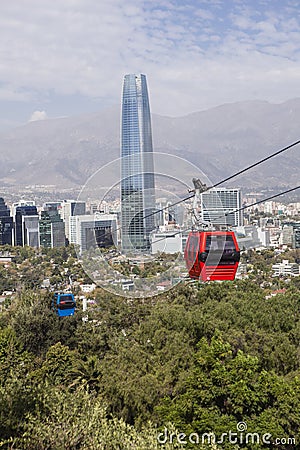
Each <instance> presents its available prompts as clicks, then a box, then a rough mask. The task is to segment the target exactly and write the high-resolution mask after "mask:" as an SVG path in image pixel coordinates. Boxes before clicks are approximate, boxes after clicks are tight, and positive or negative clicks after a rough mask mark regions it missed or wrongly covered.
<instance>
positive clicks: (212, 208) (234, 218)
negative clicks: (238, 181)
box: [201, 188, 243, 227]
mask: <svg viewBox="0 0 300 450" xmlns="http://www.w3.org/2000/svg"><path fill="white" fill-rule="evenodd" d="M241 207H242V197H241V191H240V189H226V188H218V189H210V190H208V191H207V192H203V193H202V194H201V219H202V220H203V221H205V222H209V223H211V224H213V225H228V226H234V227H237V226H242V225H243V213H242V211H237V210H239V209H240V208H241Z"/></svg>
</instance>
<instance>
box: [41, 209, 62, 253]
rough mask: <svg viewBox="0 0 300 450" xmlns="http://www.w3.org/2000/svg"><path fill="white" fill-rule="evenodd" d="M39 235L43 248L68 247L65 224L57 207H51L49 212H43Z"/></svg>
mask: <svg viewBox="0 0 300 450" xmlns="http://www.w3.org/2000/svg"><path fill="white" fill-rule="evenodd" d="M46 208H47V207H46ZM39 235H40V246H41V247H47V248H54V247H64V246H65V245H66V236H65V224H64V222H63V220H62V218H61V217H60V216H59V214H58V211H57V209H55V207H52V206H51V207H50V208H49V207H48V210H46V211H41V216H40V221H39Z"/></svg>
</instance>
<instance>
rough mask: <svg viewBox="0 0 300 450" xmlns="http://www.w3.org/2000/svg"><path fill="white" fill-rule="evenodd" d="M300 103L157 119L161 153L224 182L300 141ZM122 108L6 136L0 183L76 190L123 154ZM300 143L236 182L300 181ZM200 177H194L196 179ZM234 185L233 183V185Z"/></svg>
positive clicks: (0, 150) (0, 145)
mask: <svg viewBox="0 0 300 450" xmlns="http://www.w3.org/2000/svg"><path fill="white" fill-rule="evenodd" d="M299 124H300V99H293V100H289V101H287V102H285V103H281V104H270V103H268V102H265V101H247V102H238V103H231V104H225V105H222V106H219V107H216V108H211V109H208V110H206V111H201V112H195V113H192V114H189V115H186V116H184V117H176V118H171V117H163V116H159V115H155V114H153V116H152V132H153V143H154V149H155V150H156V151H158V152H164V153H170V154H172V155H178V156H181V157H183V158H186V159H187V160H189V161H190V162H192V163H194V164H196V165H197V166H198V167H200V168H201V169H202V170H203V172H204V173H206V174H207V175H208V177H209V178H210V179H211V180H212V181H213V182H215V181H218V180H220V179H222V178H224V177H225V176H228V175H230V174H232V173H233V172H235V171H237V170H239V169H242V168H243V167H245V166H246V165H248V164H251V163H252V162H254V161H256V160H258V159H260V158H263V157H264V156H267V155H268V154H269V153H272V152H274V151H276V150H277V149H279V148H281V147H284V146H286V145H288V144H290V143H292V142H294V141H297V140H299V139H300V127H299ZM119 130H120V109H119V108H111V109H109V110H105V111H102V112H99V113H95V114H90V115H84V116H77V117H68V118H59V119H49V120H43V121H36V122H30V123H28V124H26V125H24V126H22V127H18V128H16V129H14V130H12V131H10V132H6V133H3V134H1V135H0V157H1V165H0V184H2V185H5V184H8V185H14V184H18V185H20V184H24V185H28V184H44V185H45V184H46V185H47V184H49V185H56V186H58V187H73V186H74V187H76V186H80V185H82V184H83V183H84V182H85V181H86V179H87V178H88V177H89V176H90V175H91V174H92V173H94V172H95V171H96V170H97V169H98V168H99V167H101V166H103V165H104V164H106V163H108V162H110V161H112V160H113V159H116V158H118V157H119V153H120V150H119V148H120V144H119V139H120V138H119V135H120V132H119ZM299 167H300V146H297V147H295V148H293V149H292V150H290V151H288V152H286V153H285V154H284V155H281V156H279V157H277V158H275V159H274V160H272V161H270V162H268V163H266V164H264V165H261V166H260V167H259V168H257V169H254V170H253V171H251V172H248V174H247V176H243V177H240V178H237V179H236V181H235V185H241V186H246V185H249V186H257V187H259V186H270V187H272V186H279V185H291V186H294V185H296V184H298V183H299ZM192 177H193V174H191V178H192ZM232 184H234V183H233V182H232V183H231V185H232Z"/></svg>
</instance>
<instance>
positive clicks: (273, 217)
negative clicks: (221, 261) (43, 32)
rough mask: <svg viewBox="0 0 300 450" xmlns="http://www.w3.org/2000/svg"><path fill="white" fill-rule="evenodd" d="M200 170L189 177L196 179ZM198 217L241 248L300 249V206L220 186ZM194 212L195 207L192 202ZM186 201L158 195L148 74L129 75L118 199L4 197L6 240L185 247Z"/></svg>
mask: <svg viewBox="0 0 300 450" xmlns="http://www.w3.org/2000/svg"><path fill="white" fill-rule="evenodd" d="M193 175H194V174H191V179H192V177H193ZM200 200H201V201H200V204H201V208H200V209H199V212H200V219H201V221H202V222H203V223H209V224H211V225H213V226H229V227H231V228H232V229H233V230H235V232H236V236H237V239H238V243H239V246H240V248H241V249H242V250H243V249H249V248H258V247H273V248H280V247H284V246H288V247H291V248H300V222H299V220H297V218H299V216H300V203H291V204H289V205H284V204H282V203H278V202H265V203H262V204H261V205H258V206H255V207H252V208H249V209H247V213H246V214H245V215H244V214H243V206H245V205H247V204H251V203H254V202H255V201H256V198H254V197H253V198H249V197H248V198H246V199H243V198H242V194H241V191H240V189H237V188H217V189H210V190H208V191H206V192H203V193H202V194H201V199H200ZM188 207H189V208H190V210H191V204H190V205H188ZM188 207H187V208H186V205H184V204H177V205H174V206H172V204H170V201H169V200H168V199H158V198H157V199H156V198H155V177H154V161H153V145H152V131H151V114H150V104H149V96H148V89H147V81H146V77H145V75H143V74H139V75H136V74H128V75H125V77H124V80H123V92H122V114H121V187H120V198H119V199H115V200H114V201H112V202H111V203H109V202H105V201H103V202H101V205H100V206H99V202H97V201H91V202H90V203H89V204H88V205H87V204H86V203H85V202H83V201H76V200H63V201H57V202H56V201H52V202H47V203H44V205H43V206H37V205H35V202H34V201H32V200H29V201H26V200H21V201H19V202H16V203H13V204H12V205H11V206H10V207H8V206H7V205H6V203H5V201H4V199H3V198H0V245H5V244H9V245H15V246H25V245H29V246H32V247H48V248H55V247H61V246H65V245H68V244H75V245H76V246H77V247H78V249H79V251H80V252H83V251H85V250H88V249H89V248H91V247H109V246H112V245H115V247H117V248H120V249H121V252H122V253H123V254H125V255H126V254H128V253H135V254H136V253H142V254H147V253H148V254H151V253H152V254H155V253H157V252H165V253H177V252H181V253H183V252H184V248H185V244H186V240H187V236H188V232H189V229H191V226H192V222H191V217H190V216H189V215H188V214H187V209H188Z"/></svg>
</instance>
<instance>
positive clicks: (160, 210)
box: [142, 140, 300, 220]
mask: <svg viewBox="0 0 300 450" xmlns="http://www.w3.org/2000/svg"><path fill="white" fill-rule="evenodd" d="M298 144H300V140H298V141H296V142H293V143H292V144H290V145H287V146H286V147H284V148H281V149H280V150H278V151H276V152H275V153H272V154H271V155H269V156H266V157H265V158H263V159H261V160H259V161H257V162H255V163H253V164H251V165H250V166H248V167H245V168H244V169H242V170H240V171H238V172H236V173H234V174H233V175H230V176H229V177H227V178H224V179H223V180H221V181H219V182H218V183H216V184H214V185H213V186H209V187H208V188H207V189H206V191H205V192H207V191H209V190H210V189H214V188H216V187H218V186H220V185H221V184H223V183H225V182H226V181H229V180H232V178H235V177H237V176H238V175H241V174H242V173H245V172H247V170H250V169H253V167H256V166H258V165H259V164H262V163H264V162H266V161H268V160H270V159H271V158H274V157H275V156H277V155H280V154H281V153H284V152H285V151H287V150H289V149H291V148H293V147H295V146H296V145H298ZM194 196H195V193H194V192H193V193H192V194H191V195H189V196H187V197H185V198H183V199H181V200H178V201H177V202H175V203H172V204H171V205H168V206H165V207H164V208H161V209H158V210H155V211H153V212H151V213H149V214H147V215H146V216H143V217H142V220H143V219H147V218H148V217H151V216H153V215H154V214H157V213H159V212H163V211H165V210H167V209H169V208H172V207H173V206H176V205H178V204H179V203H182V202H185V201H187V200H190V199H191V198H193V197H194Z"/></svg>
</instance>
